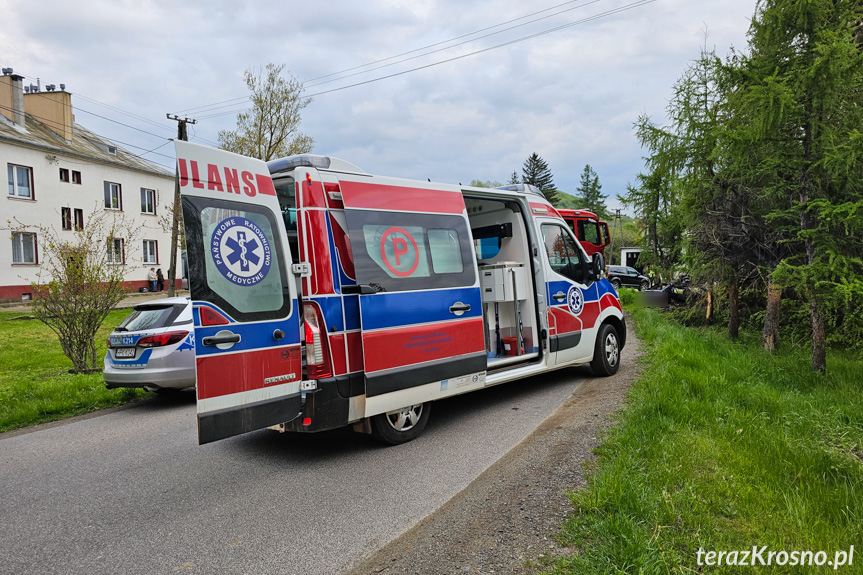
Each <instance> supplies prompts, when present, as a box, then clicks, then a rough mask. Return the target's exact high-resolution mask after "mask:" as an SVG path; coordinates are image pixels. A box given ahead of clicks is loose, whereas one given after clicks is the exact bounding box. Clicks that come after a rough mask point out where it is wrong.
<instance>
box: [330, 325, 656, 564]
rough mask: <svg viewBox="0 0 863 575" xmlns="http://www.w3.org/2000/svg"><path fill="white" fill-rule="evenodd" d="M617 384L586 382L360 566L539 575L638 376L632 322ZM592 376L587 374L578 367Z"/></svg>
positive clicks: (557, 549)
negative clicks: (601, 439) (601, 438)
mask: <svg viewBox="0 0 863 575" xmlns="http://www.w3.org/2000/svg"><path fill="white" fill-rule="evenodd" d="M626 341H627V346H626V348H625V349H624V350H623V354H622V362H621V369H620V371H619V372H618V373H617V374H616V375H614V376H613V377H607V378H602V377H592V376H590V375H587V377H586V379H585V381H584V382H583V383H582V384H581V385H579V386H578V387H577V388H576V390H575V392H573V394H572V396H570V397H569V399H567V400H566V401H565V402H564V403H563V405H561V406H560V407H559V408H558V409H557V410H555V412H554V413H552V414H551V415H549V416H548V417H547V418H546V419H545V420H544V421H543V422H542V423H541V424H540V425H539V426H538V427H537V428H536V429H535V430H534V431H533V432H531V434H530V435H528V436H527V437H526V438H525V439H524V440H523V441H521V442H520V443H519V444H518V445H516V446H515V447H513V448H512V449H511V450H510V451H509V452H507V453H506V455H504V456H503V457H502V458H501V459H499V460H498V461H497V462H495V463H494V464H493V465H491V466H490V467H489V468H488V469H486V470H485V471H484V472H483V473H482V474H481V475H480V476H479V477H477V478H476V479H475V480H474V481H472V482H471V483H470V485H468V486H467V487H466V488H465V489H464V490H463V491H461V492H460V493H458V494H457V495H456V496H455V497H453V498H452V499H450V500H449V501H448V502H447V503H446V504H444V505H443V506H442V507H441V508H440V509H438V510H437V511H435V512H434V513H432V514H431V515H429V516H428V517H426V518H425V519H423V520H422V521H420V522H419V523H418V524H417V525H415V526H414V527H413V528H411V529H410V530H408V531H407V532H405V533H404V534H402V535H401V536H400V537H398V538H397V539H395V540H393V541H392V542H390V543H389V544H387V545H386V546H385V547H383V548H382V549H380V550H378V551H376V552H374V553H372V554H371V555H370V556H368V557H366V558H364V559H362V560H361V561H359V562H358V563H356V564H354V565H353V566H352V567H351V568H350V569H349V570H348V571H347V573H349V574H350V575H365V574H370V573H374V574H377V573H393V574H395V573H398V574H410V573H422V574H423V575H434V574H452V573H483V574H485V573H512V574H516V573H525V574H526V573H535V572H536V571H537V569H536V568H534V567H531V566H530V564H531V563H535V561H536V560H537V559H538V558H540V557H542V556H554V555H558V554H561V553H563V552H564V550H563V549H562V548H561V547H559V546H558V545H557V544H556V543H555V541H554V535H555V534H556V533H558V532H559V531H560V524H561V522H562V521H563V520H564V519H565V518H566V515H567V514H568V513H569V512H570V511H571V510H572V507H571V505H570V501H569V498H568V497H567V492H569V491H571V490H572V489H574V488H581V487H583V486H584V485H585V478H584V464H585V463H586V462H588V461H590V460H591V459H593V450H594V449H595V448H596V447H597V445H598V440H597V437H598V435H599V433H600V431H601V430H602V429H603V428H604V427H606V426H607V425H609V424H610V423H611V415H612V414H613V413H614V412H615V411H617V410H618V409H619V408H620V407H622V406H623V404H624V401H625V399H626V394H627V391H628V390H629V387H630V386H631V385H632V383H633V382H634V381H635V380H636V378H637V377H638V373H639V365H638V358H639V357H640V356H641V349H640V348H641V341H640V340H639V339H638V338H637V337H636V336H635V333H634V331H633V329H632V321H631V320H630V321H628V322H627V336H626ZM578 369H581V370H585V373H586V374H589V372H590V370H589V369H588V368H578Z"/></svg>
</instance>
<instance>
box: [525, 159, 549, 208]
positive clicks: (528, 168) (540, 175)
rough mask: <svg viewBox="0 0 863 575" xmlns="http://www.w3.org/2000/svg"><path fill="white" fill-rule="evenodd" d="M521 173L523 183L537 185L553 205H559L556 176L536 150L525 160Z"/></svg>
mask: <svg viewBox="0 0 863 575" xmlns="http://www.w3.org/2000/svg"><path fill="white" fill-rule="evenodd" d="M521 174H522V177H521V181H522V183H525V184H530V185H532V186H536V187H537V188H539V190H540V191H541V192H542V193H543V195H544V196H545V199H546V200H548V202H549V203H550V204H551V205H553V206H557V201H558V200H557V190H556V188H555V187H554V181H553V180H554V176H552V174H551V169H549V167H548V163H546V161H545V160H543V159H542V158H541V157H540V156H539V155H538V154H537V153H536V152H534V153H532V154H531V155H530V156H528V158H527V159H526V160H525V161H524V165H523V166H522V168H521Z"/></svg>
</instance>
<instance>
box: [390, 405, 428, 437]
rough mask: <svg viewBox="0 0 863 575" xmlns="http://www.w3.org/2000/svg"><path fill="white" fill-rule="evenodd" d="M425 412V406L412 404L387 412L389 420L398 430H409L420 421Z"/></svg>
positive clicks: (391, 425)
mask: <svg viewBox="0 0 863 575" xmlns="http://www.w3.org/2000/svg"><path fill="white" fill-rule="evenodd" d="M422 414H423V406H422V404H421V403H420V404H419V405H412V406H410V407H406V408H404V409H400V410H398V411H392V412H390V413H387V422H388V423H389V424H390V427H392V428H393V429H395V430H396V431H408V430H410V429H413V427H414V426H415V425H416V424H417V423H418V422H419V420H420V417H422Z"/></svg>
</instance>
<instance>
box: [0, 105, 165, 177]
mask: <svg viewBox="0 0 863 575" xmlns="http://www.w3.org/2000/svg"><path fill="white" fill-rule="evenodd" d="M0 109H3V110H7V111H9V112H14V111H15V110H14V108H10V107H8V106H3V105H0ZM27 115H28V116H30V117H31V118H35V119H37V120H39V121H40V122H41V123H43V124H52V125H54V126H56V127H58V128H63V127H65V124H64V123H63V122H58V121H56V120H51V119H50V118H43V117H42V116H37V115H35V114H29V113H28V114H27ZM97 135H98V134H97ZM84 137H86V136H84ZM99 137H100V138H102V136H99ZM104 139H106V140H108V141H109V142H111V143H115V144H120V145H122V146H128V147H130V148H138V149H139V150H147V148H142V147H141V146H136V145H135V144H129V143H127V142H121V141H120V140H115V139H113V138H104ZM164 139H165V140H166V141H165V142H164V143H162V144H160V145H159V146H157V147H155V148H153V149H152V150H147V151H146V152H142V153H144V154H155V155H157V156H163V157H165V158H168V159H169V160H173V161H176V158H174V156H168V155H165V154H161V153H159V152H156V151H154V150H158V149H159V148H161V147H162V146H164V145H166V144H168V143H169V142H171V141H172V140H171V139H170V138H164ZM69 151H70V152H72V153H78V154H81V152H75V151H74V150H69ZM123 152H125V153H126V154H129V155H130V156H132V157H135V158H138V159H140V160H144V161H145V162H151V163H153V164H157V165H159V166H162V167H163V168H170V167H173V166H167V165H165V164H162V163H160V162H157V161H156V160H151V159H149V158H143V157H141V156H139V155H138V154H133V153H132V152H130V151H128V150H123ZM83 155H86V154H83ZM88 157H92V156H88ZM93 159H94V160H95V163H99V164H106V165H113V164H114V163H113V162H110V161H100V160H99V159H98V158H93Z"/></svg>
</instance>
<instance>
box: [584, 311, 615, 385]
mask: <svg viewBox="0 0 863 575" xmlns="http://www.w3.org/2000/svg"><path fill="white" fill-rule="evenodd" d="M619 368H620V339H618V337H617V330H616V329H615V328H614V326H613V325H611V324H609V323H604V324H602V326H600V328H599V332H598V333H597V334H596V347H595V348H594V350H593V361H591V362H590V369H591V370H593V373H594V374H596V375H606V376H607V375H614V374H615V373H617V370H618V369H619Z"/></svg>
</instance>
